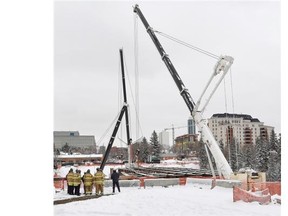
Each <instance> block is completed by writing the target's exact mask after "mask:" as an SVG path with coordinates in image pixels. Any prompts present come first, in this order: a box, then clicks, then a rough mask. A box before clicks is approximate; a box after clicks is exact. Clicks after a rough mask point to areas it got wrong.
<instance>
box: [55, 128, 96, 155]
mask: <svg viewBox="0 0 288 216" xmlns="http://www.w3.org/2000/svg"><path fill="white" fill-rule="evenodd" d="M66 144H67V145H68V146H69V147H71V148H74V149H75V150H79V151H81V150H82V151H83V150H84V151H89V152H90V153H96V142H95V137H94V136H90V135H89V136H86V135H85V136H83V135H80V133H79V132H78V131H54V148H55V149H61V148H62V147H63V146H65V145H66Z"/></svg>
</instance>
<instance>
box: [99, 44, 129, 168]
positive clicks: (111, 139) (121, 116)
mask: <svg viewBox="0 0 288 216" xmlns="http://www.w3.org/2000/svg"><path fill="white" fill-rule="evenodd" d="M119 52H120V59H121V71H122V84H123V96H124V105H123V107H122V109H121V112H120V115H119V117H118V119H117V122H116V125H115V127H114V130H113V133H112V136H111V138H110V141H109V143H108V146H107V149H106V151H105V155H104V157H103V160H102V162H101V165H100V169H102V170H103V169H104V166H105V164H106V161H107V159H108V156H109V153H110V150H111V147H112V145H113V142H114V140H115V137H116V134H117V132H118V129H119V126H120V124H121V120H122V118H123V115H124V114H125V120H126V135H127V144H128V158H129V161H128V162H129V164H130V163H131V161H130V160H131V158H130V145H131V141H132V139H131V138H130V129H129V118H128V104H127V96H126V84H125V73H124V62H123V50H122V49H120V50H119Z"/></svg>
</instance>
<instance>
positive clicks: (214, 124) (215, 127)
mask: <svg viewBox="0 0 288 216" xmlns="http://www.w3.org/2000/svg"><path fill="white" fill-rule="evenodd" d="M208 127H209V128H210V130H211V131H212V134H213V135H214V137H215V139H216V140H217V141H218V142H219V141H222V142H223V143H224V146H226V145H227V144H228V143H231V142H232V139H233V138H235V140H236V142H237V143H238V144H239V145H240V146H241V147H242V146H243V145H247V144H255V143H256V139H257V138H260V137H262V138H263V139H265V140H269V138H270V135H271V132H272V130H273V129H274V127H271V126H266V125H264V123H263V122H260V121H259V120H258V119H257V118H253V117H251V116H250V115H246V114H230V113H220V114H214V115H213V116H212V117H211V118H210V119H208Z"/></svg>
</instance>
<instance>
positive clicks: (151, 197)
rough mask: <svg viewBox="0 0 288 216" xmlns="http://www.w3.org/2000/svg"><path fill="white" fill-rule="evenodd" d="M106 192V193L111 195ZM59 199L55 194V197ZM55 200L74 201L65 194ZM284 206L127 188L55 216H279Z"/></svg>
mask: <svg viewBox="0 0 288 216" xmlns="http://www.w3.org/2000/svg"><path fill="white" fill-rule="evenodd" d="M111 191H112V188H105V189H104V193H111ZM55 195H56V194H55ZM56 196H59V197H58V198H60V196H62V198H64V197H67V198H68V197H71V196H69V195H67V194H66V192H65V191H63V192H61V193H58V194H57V195H56ZM280 210H281V205H279V204H274V203H273V202H272V203H270V204H269V205H259V204H258V203H257V202H253V203H245V202H242V201H238V202H233V192H232V188H222V187H215V188H214V189H213V190H211V189H210V186H209V185H199V184H186V185H185V186H173V187H168V188H164V187H146V188H145V189H143V188H138V187H124V188H121V193H118V192H117V193H116V194H115V195H111V196H103V197H100V198H97V199H91V200H85V201H77V202H73V203H67V204H62V205H55V206H54V215H55V216H68V215H69V216H70V215H74V216H83V215H85V216H89V215H91V216H92V215H93V216H95V215H102V216H105V215H131V216H132V215H133V216H138V215H139V216H141V215H143V216H144V215H145V216H147V215H152V216H153V215H155V216H156V215H165V216H169V215H179V216H180V215H181V216H185V215H194V216H211V215H213V216H280V215H281V211H280Z"/></svg>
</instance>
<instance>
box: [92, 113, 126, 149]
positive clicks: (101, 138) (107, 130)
mask: <svg viewBox="0 0 288 216" xmlns="http://www.w3.org/2000/svg"><path fill="white" fill-rule="evenodd" d="M120 113H121V111H120V112H119V113H118V114H117V115H116V117H115V118H114V119H113V121H112V122H111V124H110V125H109V126H108V128H107V129H106V131H105V132H104V134H103V135H102V136H101V137H100V139H99V140H98V141H97V142H96V143H101V142H102V140H103V139H104V138H105V137H106V135H107V133H108V132H109V130H110V129H111V127H112V125H113V123H115V121H116V119H117V118H118V117H119V115H120Z"/></svg>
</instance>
